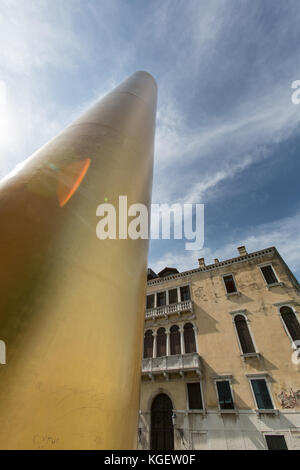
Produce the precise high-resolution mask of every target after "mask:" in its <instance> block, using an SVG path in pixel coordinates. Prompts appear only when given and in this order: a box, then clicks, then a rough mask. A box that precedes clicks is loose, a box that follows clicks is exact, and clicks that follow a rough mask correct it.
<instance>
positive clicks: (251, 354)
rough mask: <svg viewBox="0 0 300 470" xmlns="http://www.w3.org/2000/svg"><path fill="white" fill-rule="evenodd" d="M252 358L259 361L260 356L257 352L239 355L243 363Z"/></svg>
mask: <svg viewBox="0 0 300 470" xmlns="http://www.w3.org/2000/svg"><path fill="white" fill-rule="evenodd" d="M253 357H256V358H257V359H260V358H261V355H260V353H259V352H252V353H244V354H241V358H242V360H243V361H244V362H245V359H247V358H253Z"/></svg>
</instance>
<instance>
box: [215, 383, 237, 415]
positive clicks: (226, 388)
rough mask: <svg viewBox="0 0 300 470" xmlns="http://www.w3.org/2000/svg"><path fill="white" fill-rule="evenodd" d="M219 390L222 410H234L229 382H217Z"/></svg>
mask: <svg viewBox="0 0 300 470" xmlns="http://www.w3.org/2000/svg"><path fill="white" fill-rule="evenodd" d="M217 390H218V395H219V404H220V407H221V409H222V410H223V409H230V410H232V409H234V404H233V399H232V395H231V389H230V385H229V382H228V380H221V381H217Z"/></svg>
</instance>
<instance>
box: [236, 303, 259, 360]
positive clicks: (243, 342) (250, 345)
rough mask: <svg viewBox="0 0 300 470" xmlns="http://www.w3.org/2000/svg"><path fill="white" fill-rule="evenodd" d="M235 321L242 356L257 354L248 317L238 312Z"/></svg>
mask: <svg viewBox="0 0 300 470" xmlns="http://www.w3.org/2000/svg"><path fill="white" fill-rule="evenodd" d="M233 321H234V326H235V330H236V333H237V337H238V341H239V346H240V349H241V351H242V354H249V353H255V352H256V351H255V345H254V341H253V338H252V335H251V332H250V328H249V324H248V319H247V316H246V315H245V314H244V313H242V312H238V313H236V314H235V315H234V317H233Z"/></svg>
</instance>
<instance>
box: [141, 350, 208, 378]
mask: <svg viewBox="0 0 300 470" xmlns="http://www.w3.org/2000/svg"><path fill="white" fill-rule="evenodd" d="M190 371H194V372H196V374H197V375H199V376H200V375H201V373H202V364H201V357H200V356H199V354H198V353H188V354H174V355H172V356H163V357H148V358H146V359H143V362H142V375H148V376H149V377H150V378H153V376H154V375H157V374H163V375H165V376H167V375H168V374H170V373H178V374H180V375H181V376H183V375H184V372H190Z"/></svg>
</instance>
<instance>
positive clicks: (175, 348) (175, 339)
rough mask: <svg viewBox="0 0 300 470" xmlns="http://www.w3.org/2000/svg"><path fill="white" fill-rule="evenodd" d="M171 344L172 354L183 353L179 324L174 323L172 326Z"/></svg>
mask: <svg viewBox="0 0 300 470" xmlns="http://www.w3.org/2000/svg"><path fill="white" fill-rule="evenodd" d="M170 346H171V355H173V354H181V347H180V332H179V328H178V326H177V325H174V326H172V327H171V328H170Z"/></svg>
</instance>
